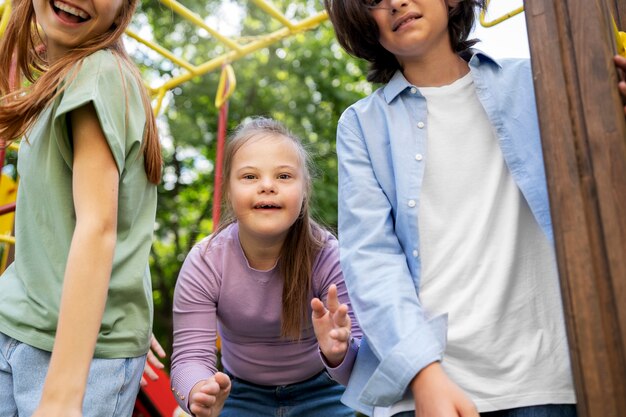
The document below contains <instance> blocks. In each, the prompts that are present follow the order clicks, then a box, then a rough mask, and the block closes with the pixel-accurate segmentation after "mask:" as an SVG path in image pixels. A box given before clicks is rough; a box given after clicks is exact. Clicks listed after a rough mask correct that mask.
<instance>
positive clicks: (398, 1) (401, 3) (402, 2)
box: [388, 0, 409, 13]
mask: <svg viewBox="0 0 626 417" xmlns="http://www.w3.org/2000/svg"><path fill="white" fill-rule="evenodd" d="M388 2H389V8H390V9H391V12H392V13H393V12H396V11H398V10H400V9H401V8H402V7H406V6H408V4H409V1H408V0H388Z"/></svg>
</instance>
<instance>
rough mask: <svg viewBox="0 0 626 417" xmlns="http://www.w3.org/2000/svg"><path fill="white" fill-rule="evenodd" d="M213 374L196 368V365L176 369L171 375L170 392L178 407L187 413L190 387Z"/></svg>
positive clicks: (189, 412)
mask: <svg viewBox="0 0 626 417" xmlns="http://www.w3.org/2000/svg"><path fill="white" fill-rule="evenodd" d="M212 375H213V374H211V373H207V372H206V371H204V370H202V369H198V368H197V367H189V368H186V369H180V370H177V372H176V373H175V374H173V375H172V380H171V389H172V394H174V398H175V399H176V402H177V403H178V405H180V407H181V408H182V409H183V411H185V412H186V413H188V414H189V415H192V414H191V411H189V394H190V393H191V389H192V388H193V387H194V385H196V384H197V383H198V382H200V381H202V380H205V379H208V378H210V377H211V376H212Z"/></svg>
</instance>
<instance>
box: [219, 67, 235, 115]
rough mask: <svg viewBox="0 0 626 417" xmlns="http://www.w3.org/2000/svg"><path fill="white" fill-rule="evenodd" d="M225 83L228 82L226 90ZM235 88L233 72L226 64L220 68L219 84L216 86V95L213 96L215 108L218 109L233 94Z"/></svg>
mask: <svg viewBox="0 0 626 417" xmlns="http://www.w3.org/2000/svg"><path fill="white" fill-rule="evenodd" d="M226 82H228V88H226ZM236 86H237V78H235V71H234V70H233V67H232V66H230V64H226V65H224V66H223V67H222V73H221V74H220V82H219V84H218V85H217V95H216V96H215V107H216V108H218V109H220V108H222V105H224V103H225V102H226V101H228V99H229V98H230V96H231V95H232V94H233V92H234V91H235V87H236Z"/></svg>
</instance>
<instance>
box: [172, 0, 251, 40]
mask: <svg viewBox="0 0 626 417" xmlns="http://www.w3.org/2000/svg"><path fill="white" fill-rule="evenodd" d="M161 3H163V4H165V5H166V6H168V7H169V8H171V9H172V10H173V11H175V12H176V13H178V14H179V15H181V16H182V17H183V18H185V19H187V20H189V21H190V22H191V23H193V24H195V25H196V26H200V27H201V28H202V29H204V30H206V31H207V32H209V33H210V34H211V36H213V37H214V38H215V39H217V40H218V41H220V42H222V43H223V44H224V45H226V46H228V47H229V48H230V49H234V50H235V51H238V50H239V49H240V48H241V46H240V45H239V44H238V43H236V42H234V41H233V40H231V39H229V38H227V37H225V36H222V35H221V34H220V33H219V32H218V31H216V30H215V29H213V28H212V27H210V26H209V25H207V24H206V23H204V20H202V18H201V17H200V16H198V15H197V14H196V13H194V12H192V11H191V10H189V9H188V8H186V7H185V6H183V5H182V4H180V3H179V2H177V1H175V0H161Z"/></svg>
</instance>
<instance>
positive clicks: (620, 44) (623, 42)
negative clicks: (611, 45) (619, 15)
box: [611, 16, 626, 58]
mask: <svg viewBox="0 0 626 417" xmlns="http://www.w3.org/2000/svg"><path fill="white" fill-rule="evenodd" d="M611 20H612V23H613V33H614V34H615V46H616V48H617V53H618V54H619V55H621V56H623V57H625V58H626V32H620V31H619V30H618V29H617V23H615V18H614V17H613V16H611Z"/></svg>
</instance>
